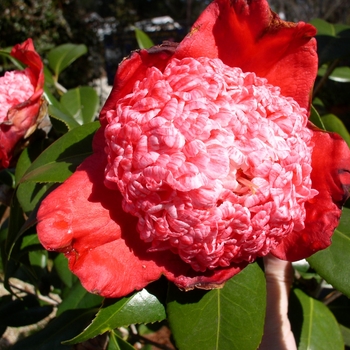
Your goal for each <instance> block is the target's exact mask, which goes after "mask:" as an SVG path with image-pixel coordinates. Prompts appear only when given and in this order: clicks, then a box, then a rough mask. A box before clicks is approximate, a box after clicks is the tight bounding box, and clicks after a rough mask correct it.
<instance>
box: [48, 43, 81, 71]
mask: <svg viewBox="0 0 350 350" xmlns="http://www.w3.org/2000/svg"><path fill="white" fill-rule="evenodd" d="M85 53H87V47H86V46H85V45H83V44H80V45H76V44H63V45H60V46H57V47H54V48H53V49H52V50H51V51H50V52H49V54H48V55H47V59H48V61H49V66H50V68H51V69H52V70H53V72H54V74H55V76H56V77H58V76H59V74H60V73H61V72H62V71H63V70H64V69H65V68H67V67H68V66H69V65H70V64H71V63H73V62H74V61H75V60H76V59H77V58H79V57H80V56H82V55H84V54H85Z"/></svg>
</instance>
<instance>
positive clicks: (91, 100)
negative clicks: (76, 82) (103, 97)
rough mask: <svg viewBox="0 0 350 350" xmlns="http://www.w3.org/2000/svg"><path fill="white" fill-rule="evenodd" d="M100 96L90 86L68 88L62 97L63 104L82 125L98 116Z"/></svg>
mask: <svg viewBox="0 0 350 350" xmlns="http://www.w3.org/2000/svg"><path fill="white" fill-rule="evenodd" d="M99 103H100V101H99V97H98V95H97V93H96V91H95V90H94V89H93V88H92V87H90V86H82V87H78V88H75V89H72V90H68V91H67V92H66V93H65V94H64V95H62V97H61V104H62V106H63V107H64V108H65V110H66V111H67V112H68V113H69V115H70V116H71V117H73V119H74V120H75V121H76V122H78V123H79V124H80V125H83V124H86V123H90V122H92V121H93V120H94V119H95V118H96V116H97V110H98V107H99Z"/></svg>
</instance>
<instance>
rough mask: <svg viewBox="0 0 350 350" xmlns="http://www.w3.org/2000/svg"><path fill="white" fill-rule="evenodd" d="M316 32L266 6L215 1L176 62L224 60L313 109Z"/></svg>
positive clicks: (261, 1) (255, 0)
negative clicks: (198, 58)
mask: <svg viewBox="0 0 350 350" xmlns="http://www.w3.org/2000/svg"><path fill="white" fill-rule="evenodd" d="M315 34H316V29H315V28H314V27H313V26H312V25H310V24H306V23H303V22H300V23H291V22H285V21H283V20H281V19H280V18H279V17H278V16H277V15H276V14H275V13H274V12H272V11H271V10H270V8H269V5H268V3H267V1H265V0H250V1H248V0H214V1H213V2H212V3H211V4H210V5H209V6H208V7H207V8H206V10H204V12H203V13H202V15H201V16H200V17H199V18H198V20H197V21H196V23H195V24H194V25H193V27H192V30H191V32H190V33H189V34H188V35H187V37H186V38H185V39H184V40H183V41H182V42H181V44H180V45H179V47H178V48H177V51H176V53H175V57H177V58H183V57H202V56H203V57H210V58H217V57H218V58H220V59H221V60H222V61H223V62H224V63H225V64H227V65H228V66H230V67H239V68H241V69H242V70H243V71H244V72H254V73H256V75H257V76H259V77H262V78H267V80H268V81H269V83H270V84H272V85H275V86H279V87H280V88H281V91H282V94H283V95H284V96H287V97H293V98H294V99H295V100H296V101H297V102H298V103H299V104H300V106H301V107H304V108H308V107H309V104H310V93H311V90H312V86H313V83H314V80H315V77H316V74H317V53H316V40H315V39H314V38H312V37H313V36H314V35H315Z"/></svg>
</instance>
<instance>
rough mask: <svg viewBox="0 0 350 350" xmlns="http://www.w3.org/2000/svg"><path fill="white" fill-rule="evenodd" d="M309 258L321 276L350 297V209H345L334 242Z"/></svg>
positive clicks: (334, 235)
mask: <svg viewBox="0 0 350 350" xmlns="http://www.w3.org/2000/svg"><path fill="white" fill-rule="evenodd" d="M307 260H308V262H309V263H310V265H311V266H312V267H313V268H314V269H315V270H316V272H317V273H318V274H319V275H320V276H321V277H323V278H324V279H325V280H326V281H327V282H328V283H330V284H331V285H332V286H333V287H334V288H336V289H338V290H339V291H341V292H342V293H344V294H345V295H347V296H348V297H350V209H348V208H344V209H343V214H342V217H341V219H340V224H339V226H338V228H337V229H336V230H335V231H334V234H333V237H332V244H331V245H330V246H329V247H328V248H327V249H325V250H321V251H319V252H317V253H316V254H314V255H312V256H311V257H310V258H308V259H307Z"/></svg>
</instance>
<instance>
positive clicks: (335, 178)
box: [272, 128, 350, 261]
mask: <svg viewBox="0 0 350 350" xmlns="http://www.w3.org/2000/svg"><path fill="white" fill-rule="evenodd" d="M313 129H314V130H313V137H312V141H313V142H314V144H315V146H314V149H313V152H312V163H311V165H312V173H311V180H312V187H313V188H315V189H316V190H317V191H318V192H319V193H318V195H317V196H316V197H314V198H313V199H311V200H309V201H308V202H306V203H305V209H306V219H305V229H304V230H303V231H301V232H296V231H293V232H292V233H291V234H290V235H289V236H288V237H287V238H285V239H284V240H283V241H282V243H281V244H280V245H279V246H278V247H277V248H276V249H275V250H274V251H273V252H272V253H273V255H275V256H276V257H278V258H280V259H283V260H289V261H296V260H300V259H303V258H307V257H309V256H310V255H312V254H314V253H315V252H317V251H319V250H321V249H325V248H327V247H328V246H329V245H330V244H331V236H332V234H333V232H334V230H335V228H336V227H337V226H338V224H339V219H340V215H341V207H342V205H343V204H344V202H345V201H346V200H347V198H349V190H350V150H349V147H348V146H347V144H346V143H345V142H344V140H343V139H342V138H341V137H340V136H338V135H337V134H334V133H326V132H324V131H322V130H319V129H316V128H313Z"/></svg>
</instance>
